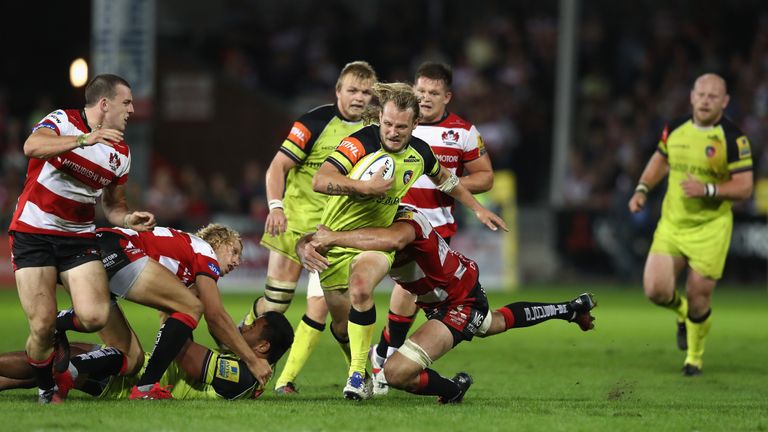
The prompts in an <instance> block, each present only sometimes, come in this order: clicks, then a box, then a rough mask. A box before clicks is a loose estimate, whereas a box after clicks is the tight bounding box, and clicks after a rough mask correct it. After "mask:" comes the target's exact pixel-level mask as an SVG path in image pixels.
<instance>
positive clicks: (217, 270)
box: [208, 263, 221, 276]
mask: <svg viewBox="0 0 768 432" xmlns="http://www.w3.org/2000/svg"><path fill="white" fill-rule="evenodd" d="M208 268H209V269H211V271H212V272H214V273H215V274H216V276H221V269H220V268H219V266H217V265H216V264H214V263H208Z"/></svg>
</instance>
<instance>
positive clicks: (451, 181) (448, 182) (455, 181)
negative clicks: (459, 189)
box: [437, 173, 459, 194]
mask: <svg viewBox="0 0 768 432" xmlns="http://www.w3.org/2000/svg"><path fill="white" fill-rule="evenodd" d="M458 185H459V178H458V177H456V174H454V173H451V175H450V176H449V177H448V178H447V179H445V181H444V182H443V183H442V184H441V185H439V186H437V189H438V190H439V191H440V192H444V193H447V194H449V193H451V191H452V190H453V189H454V188H455V187H456V186H458Z"/></svg>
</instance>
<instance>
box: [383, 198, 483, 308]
mask: <svg viewBox="0 0 768 432" xmlns="http://www.w3.org/2000/svg"><path fill="white" fill-rule="evenodd" d="M395 222H406V223H409V224H410V225H411V226H413V228H414V229H415V230H416V239H415V240H414V241H412V242H411V243H409V244H408V246H406V247H405V248H404V249H403V250H400V251H398V252H397V253H396V254H395V261H394V263H393V264H392V269H391V270H390V271H389V276H390V277H391V278H392V279H393V280H394V281H395V282H397V283H399V284H400V285H401V286H402V287H403V288H405V289H406V290H408V291H409V292H411V293H413V294H416V295H417V296H418V298H417V300H416V302H417V304H418V305H419V306H420V307H429V308H433V307H437V306H439V305H440V304H442V303H445V302H448V303H453V302H454V301H457V300H461V299H464V298H466V297H467V295H468V294H469V293H470V292H471V291H472V289H473V288H474V287H475V284H476V283H477V279H478V277H479V271H478V269H477V264H476V263H475V262H474V261H472V260H471V259H469V258H467V257H465V256H464V255H462V254H460V253H459V252H456V251H455V250H453V249H451V248H450V246H448V243H446V242H445V240H443V238H442V237H440V235H439V234H438V233H437V231H436V230H434V229H433V228H432V225H431V224H430V223H429V220H428V219H427V217H426V215H424V214H423V213H422V212H421V211H420V210H416V209H414V208H412V207H407V206H404V207H400V209H398V212H397V216H396V217H395Z"/></svg>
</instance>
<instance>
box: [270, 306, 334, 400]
mask: <svg viewBox="0 0 768 432" xmlns="http://www.w3.org/2000/svg"><path fill="white" fill-rule="evenodd" d="M323 330H325V324H322V323H318V322H315V321H312V320H311V319H310V318H308V317H307V316H306V315H304V316H303V317H302V318H301V322H299V325H298V326H297V327H296V334H295V336H294V339H293V345H291V351H290V353H289V354H288V360H286V361H285V366H284V367H283V371H282V372H281V373H280V378H278V379H277V382H276V383H275V388H278V387H282V386H284V385H286V384H288V383H289V382H296V377H297V376H298V375H299V373H301V370H302V369H304V365H305V364H307V360H309V356H311V355H312V352H313V351H314V350H315V346H317V341H319V340H320V335H322V334H323Z"/></svg>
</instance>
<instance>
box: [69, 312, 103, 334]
mask: <svg viewBox="0 0 768 432" xmlns="http://www.w3.org/2000/svg"><path fill="white" fill-rule="evenodd" d="M107 306H108V305H107ZM75 313H76V314H77V319H78V321H79V322H80V325H81V326H82V328H83V330H85V331H86V332H95V331H99V330H101V329H102V328H104V326H105V325H107V320H108V319H109V307H105V308H89V309H87V310H85V311H83V312H79V311H75Z"/></svg>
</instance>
